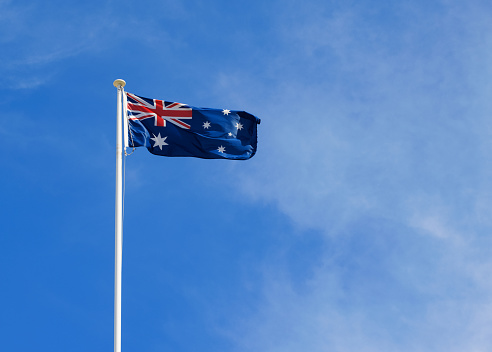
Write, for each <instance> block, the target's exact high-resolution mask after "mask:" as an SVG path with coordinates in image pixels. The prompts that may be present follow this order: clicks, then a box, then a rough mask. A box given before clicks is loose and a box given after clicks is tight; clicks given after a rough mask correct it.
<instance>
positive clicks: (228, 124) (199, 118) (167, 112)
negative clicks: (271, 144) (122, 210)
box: [126, 92, 260, 160]
mask: <svg viewBox="0 0 492 352" xmlns="http://www.w3.org/2000/svg"><path fill="white" fill-rule="evenodd" d="M126 98H127V99H126V100H127V112H128V122H129V127H130V128H129V129H128V141H129V142H128V144H129V146H131V147H147V149H148V150H149V151H150V152H151V153H152V154H156V155H163V156H191V157H196V158H203V159H235V160H246V159H249V158H251V157H252V156H253V155H255V153H256V145H257V125H258V124H259V123H260V119H259V118H257V117H256V116H254V115H251V114H249V113H247V112H245V111H237V110H229V109H209V108H197V107H193V106H189V105H186V104H180V103H172V102H167V101H164V100H157V99H149V98H144V97H140V96H138V95H135V94H132V93H128V92H127V93H126Z"/></svg>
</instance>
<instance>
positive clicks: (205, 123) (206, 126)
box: [203, 121, 210, 129]
mask: <svg viewBox="0 0 492 352" xmlns="http://www.w3.org/2000/svg"><path fill="white" fill-rule="evenodd" d="M209 127H210V122H208V121H207V122H204V123H203V128H205V129H208V128H209Z"/></svg>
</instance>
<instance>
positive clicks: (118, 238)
mask: <svg viewBox="0 0 492 352" xmlns="http://www.w3.org/2000/svg"><path fill="white" fill-rule="evenodd" d="M125 84H126V82H125V81H124V80H122V79H117V80H115V81H114V82H113V85H114V86H115V87H116V88H117V89H118V105H117V108H116V199H115V237H114V352H121V264H122V254H123V138H122V132H123V131H122V127H123V126H122V116H121V110H122V109H121V100H122V95H123V87H124V86H125Z"/></svg>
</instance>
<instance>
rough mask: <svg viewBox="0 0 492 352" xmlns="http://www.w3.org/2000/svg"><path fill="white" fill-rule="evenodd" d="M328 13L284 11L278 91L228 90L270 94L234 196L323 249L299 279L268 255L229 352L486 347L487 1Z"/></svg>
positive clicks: (490, 109) (284, 258)
mask: <svg viewBox="0 0 492 352" xmlns="http://www.w3.org/2000/svg"><path fill="white" fill-rule="evenodd" d="M318 5H319V4H318ZM313 6H314V4H313ZM365 6H368V5H367V4H366V5H365ZM371 6H372V5H371ZM333 7H334V6H331V7H330V6H328V5H327V6H326V7H325V8H323V7H321V8H318V10H317V11H315V12H314V11H313V12H311V11H310V10H309V8H307V9H305V10H304V12H303V9H300V10H299V12H296V16H295V19H296V20H295V21H289V18H291V17H292V16H293V14H294V12H293V10H292V8H289V6H286V10H285V11H284V12H283V14H282V16H280V17H279V18H278V19H277V20H278V23H277V24H278V26H279V27H278V28H279V32H278V33H279V35H283V36H284V37H285V46H284V47H282V48H281V50H279V53H278V55H277V56H275V57H273V58H271V60H272V62H273V63H274V64H269V63H266V64H265V65H264V67H265V76H266V77H276V78H275V79H273V82H274V83H273V86H274V88H273V89H272V81H270V82H269V86H263V87H262V86H261V83H259V82H254V83H256V85H257V86H260V87H261V88H260V89H258V91H257V92H255V93H251V92H244V94H237V93H238V92H237V90H236V95H234V96H233V98H234V97H237V96H242V99H243V100H244V101H246V102H247V103H246V105H248V104H249V105H254V103H253V102H254V101H261V102H263V101H267V102H266V103H262V106H261V108H260V111H259V112H257V113H258V115H259V116H261V117H262V118H263V123H262V125H261V126H260V127H261V129H260V143H259V145H260V149H259V153H258V155H257V156H256V157H255V158H256V160H255V162H256V163H252V165H251V166H250V168H251V169H250V172H251V174H253V175H255V176H254V177H251V176H248V177H247V178H246V177H245V178H244V179H243V180H242V183H243V184H245V186H244V189H243V191H244V192H245V194H248V195H250V197H251V198H252V199H256V200H263V201H268V202H271V203H273V204H276V205H277V206H278V209H279V210H280V211H281V212H283V213H285V214H286V215H288V216H289V217H290V218H291V219H292V220H293V221H294V222H295V223H296V224H298V225H299V226H300V227H301V228H304V229H314V230H316V231H318V233H319V235H320V236H322V237H323V238H324V240H323V241H324V246H325V247H326V248H327V249H326V250H325V251H324V255H323V259H321V260H320V261H318V262H317V264H316V265H314V266H313V267H312V269H313V273H314V274H313V276H312V278H310V280H309V283H308V284H307V285H306V286H305V287H303V288H302V289H301V288H300V287H299V282H302V278H300V277H296V276H295V275H294V277H293V276H292V273H291V272H290V271H289V265H280V264H277V263H276V262H277V261H279V258H278V257H275V256H274V257H275V260H274V259H272V260H271V261H267V262H268V264H266V267H265V268H264V278H263V301H262V303H261V304H259V305H258V307H257V312H256V313H254V314H252V315H251V316H249V317H248V319H244V320H241V321H239V323H238V326H239V327H238V329H236V330H234V331H232V332H231V335H232V336H234V339H235V341H236V343H237V346H238V347H237V351H252V350H263V351H299V350H309V351H327V350H330V351H347V350H358V351H381V350H383V351H385V350H399V351H433V350H437V349H438V350H449V351H462V350H464V349H466V350H476V351H486V350H488V349H490V346H491V344H492V341H491V339H490V338H489V337H488V334H487V331H488V327H489V326H490V323H491V319H490V318H488V317H489V316H490V307H491V303H492V301H491V300H490V298H489V297H490V296H491V293H492V287H491V285H490V283H489V282H488V280H486V279H485V278H486V277H487V276H488V275H489V273H490V270H491V268H492V261H491V260H490V259H488V258H487V253H488V250H486V248H490V244H491V243H490V242H491V241H490V240H489V239H488V236H487V235H488V234H489V233H490V229H491V225H492V224H491V222H490V220H488V217H487V214H488V209H490V208H491V206H492V203H491V202H490V191H489V189H490V181H489V180H490V174H491V171H492V165H491V163H490V161H489V160H488V159H489V158H488V155H489V152H490V142H489V140H490V114H491V113H492V105H491V103H490V99H489V98H487V97H490V96H491V94H492V90H491V86H490V84H489V83H488V81H489V79H484V78H483V77H488V78H490V69H488V68H487V67H488V65H487V62H490V59H491V56H492V55H491V54H492V49H491V48H492V46H490V45H483V43H490V42H491V40H492V37H491V36H489V35H488V34H484V33H490V32H491V31H490V30H491V29H492V28H490V24H489V23H490V21H487V19H489V20H490V18H488V17H489V16H488V15H486V13H487V10H489V5H486V4H484V3H480V2H476V3H475V2H474V3H470V4H468V5H458V4H455V3H454V2H441V3H435V4H432V6H431V5H429V6H427V5H425V4H423V3H422V4H420V3H417V4H410V3H403V4H401V5H398V6H396V5H395V6H393V7H389V6H386V5H378V6H375V7H372V8H367V7H366V8H365V7H364V5H358V6H354V7H352V6H349V5H347V6H341V7H340V8H339V9H337V10H332V8H333ZM472 18H473V19H475V18H476V19H477V20H476V21H475V20H474V21H471V19H472ZM282 23H288V24H289V26H286V25H282ZM287 44H288V45H287ZM287 53H288V55H287ZM287 58H288V59H287ZM245 79H246V81H248V79H247V78H245ZM235 81H241V77H239V78H236V79H233V78H231V79H230V80H229V81H228V82H229V84H234V82H235ZM222 83H224V82H222ZM229 88H230V87H229ZM271 92H275V93H271ZM288 252H289V248H282V249H279V253H278V255H279V256H280V258H281V259H280V262H283V263H285V262H287V263H288V262H289V261H290V260H291V259H292V258H289V256H288V255H287V254H285V253H288ZM282 253H283V254H282Z"/></svg>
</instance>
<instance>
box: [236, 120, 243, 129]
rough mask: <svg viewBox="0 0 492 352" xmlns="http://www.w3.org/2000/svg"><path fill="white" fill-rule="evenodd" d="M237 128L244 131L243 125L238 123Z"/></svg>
mask: <svg viewBox="0 0 492 352" xmlns="http://www.w3.org/2000/svg"><path fill="white" fill-rule="evenodd" d="M236 128H237V129H238V130H242V129H243V125H242V124H240V123H239V122H238V123H236Z"/></svg>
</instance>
